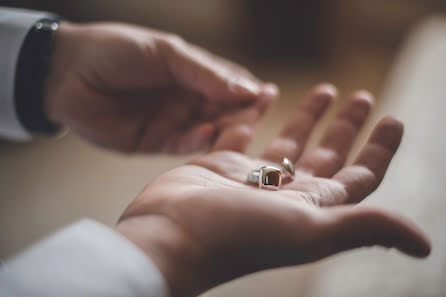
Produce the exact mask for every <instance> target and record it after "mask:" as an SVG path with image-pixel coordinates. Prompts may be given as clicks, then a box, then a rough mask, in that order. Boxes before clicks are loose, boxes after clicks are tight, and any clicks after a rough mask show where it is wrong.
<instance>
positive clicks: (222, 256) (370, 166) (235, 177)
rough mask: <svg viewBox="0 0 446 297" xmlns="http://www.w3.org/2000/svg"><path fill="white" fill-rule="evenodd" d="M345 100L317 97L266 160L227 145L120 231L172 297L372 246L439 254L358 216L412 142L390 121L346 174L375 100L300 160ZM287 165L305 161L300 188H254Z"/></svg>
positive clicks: (150, 191) (169, 178)
mask: <svg viewBox="0 0 446 297" xmlns="http://www.w3.org/2000/svg"><path fill="white" fill-rule="evenodd" d="M335 94H336V91H335V89H334V88H333V87H331V86H329V85H322V86H319V87H317V88H315V89H314V90H313V91H312V92H311V94H310V95H309V97H308V99H307V100H306V101H305V102H304V103H303V105H302V107H301V108H300V109H299V110H298V111H297V113H296V114H295V116H294V118H293V119H292V120H291V121H290V122H289V123H288V124H287V125H286V126H285V128H284V130H283V131H282V133H281V134H280V135H279V136H278V137H277V138H276V139H275V140H274V141H273V142H272V143H271V145H270V146H268V147H267V148H266V150H265V152H264V153H263V155H262V157H261V158H259V159H251V158H249V157H247V156H245V155H244V154H243V152H244V151H245V150H246V147H247V144H248V141H245V142H243V143H242V144H240V143H239V142H237V143H235V142H231V141H227V142H225V141H220V142H217V145H216V147H215V150H214V151H213V152H211V153H209V154H207V155H205V156H202V157H200V158H198V159H197V160H194V161H192V162H191V163H190V164H188V165H185V166H181V167H178V168H176V169H173V170H171V171H169V172H167V173H165V174H163V175H161V176H159V177H158V178H157V179H155V180H154V181H153V182H152V183H151V184H149V185H148V186H147V187H146V188H145V189H144V190H143V191H142V192H141V193H140V194H139V195H138V197H137V198H136V199H135V200H134V201H133V202H132V203H131V204H130V206H129V207H128V209H127V210H126V211H125V212H124V214H123V216H122V218H121V219H120V221H119V223H118V225H117V230H118V231H119V232H121V233H122V234H124V236H126V237H127V238H129V239H130V240H131V241H133V242H134V243H135V244H136V245H137V246H139V247H140V248H141V249H142V250H144V251H145V252H146V253H147V255H149V256H150V257H151V259H153V260H154V261H155V263H156V264H157V265H158V267H159V268H160V270H161V272H162V273H163V274H164V276H165V277H166V279H167V281H168V282H169V285H170V288H171V292H172V296H193V295H195V294H198V293H200V292H203V291H205V290H207V289H209V288H211V287H214V286H216V285H218V284H221V283H223V282H225V281H228V280H231V279H234V278H237V277H239V276H242V275H245V274H248V273H252V272H255V271H259V270H264V269H270V268H275V267H282V266H288V265H297V264H302V263H307V262H312V261H316V260H318V259H320V258H323V257H327V256H329V255H332V254H334V253H338V252H341V251H344V250H349V249H353V248H357V247H362V246H372V245H382V246H385V247H389V248H390V247H395V248H397V249H399V250H400V251H402V252H404V253H406V254H408V255H412V256H415V257H425V256H427V255H428V254H429V252H430V245H429V242H428V240H427V239H426V238H425V236H424V235H423V234H422V232H421V231H419V229H417V227H415V226H414V225H413V224H412V223H411V222H409V221H408V220H406V219H403V218H401V217H400V216H398V215H397V214H392V213H389V212H387V211H383V210H380V209H371V208H366V207H354V204H356V203H358V202H360V201H361V200H363V199H364V198H366V197H367V195H369V194H370V193H371V192H372V191H373V190H375V189H376V187H378V185H379V184H380V182H381V180H382V178H383V176H384V174H385V172H386V169H387V167H388V165H389V162H390V160H391V158H392V156H393V155H394V153H395V151H396V150H397V148H398V145H399V143H400V140H401V136H402V132H403V126H402V124H401V123H400V122H398V121H397V120H395V119H393V118H391V117H386V118H384V119H382V120H381V121H380V122H379V123H378V124H377V126H376V127H375V129H374V131H373V133H372V135H371V136H370V138H369V140H368V142H367V144H366V145H365V147H364V148H363V149H362V151H361V152H360V154H359V156H358V157H357V159H356V161H355V162H354V163H353V165H349V166H346V167H343V166H344V162H345V160H346V158H347V155H348V153H349V150H350V148H351V146H352V143H353V141H354V139H355V136H356V135H357V133H358V131H359V129H360V127H361V125H362V124H363V123H364V121H365V119H366V117H367V115H368V114H369V111H370V108H371V105H372V101H373V99H372V97H371V95H370V94H368V93H367V92H364V91H360V92H356V93H354V94H353V95H352V96H351V98H350V99H349V100H348V101H347V103H346V104H345V105H344V106H343V108H342V109H341V111H340V112H339V114H338V115H337V117H336V119H335V120H334V121H333V123H332V124H331V125H330V127H329V128H328V131H327V132H326V134H325V136H324V137H323V139H322V141H321V143H320V146H319V147H317V148H316V149H315V150H313V151H311V152H309V153H308V154H304V156H302V157H300V156H301V153H302V151H303V149H304V146H305V143H306V141H307V139H308V137H309V136H310V134H311V131H312V129H313V127H314V126H315V124H316V123H317V120H318V119H319V118H320V117H321V115H322V114H323V113H324V111H325V110H326V108H327V107H328V105H329V104H330V102H331V101H332V100H333V99H334V97H335ZM283 157H287V158H289V159H290V160H292V161H293V162H297V161H299V162H298V166H297V169H296V177H295V179H294V181H292V182H289V183H288V184H285V185H282V187H281V188H280V190H279V191H269V190H264V189H259V188H258V187H256V186H255V185H250V184H248V183H247V181H246V177H247V174H248V172H249V171H251V170H252V169H257V168H259V167H261V166H263V165H266V164H275V166H280V161H281V160H282V158H283ZM389 199H391V197H389Z"/></svg>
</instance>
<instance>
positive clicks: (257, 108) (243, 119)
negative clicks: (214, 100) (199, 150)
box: [212, 98, 272, 153]
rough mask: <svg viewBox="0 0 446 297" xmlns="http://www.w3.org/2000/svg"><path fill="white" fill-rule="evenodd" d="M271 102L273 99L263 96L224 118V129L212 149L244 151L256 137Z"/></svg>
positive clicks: (222, 122) (222, 120)
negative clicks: (258, 124)
mask: <svg viewBox="0 0 446 297" xmlns="http://www.w3.org/2000/svg"><path fill="white" fill-rule="evenodd" d="M271 104H272V101H271V100H269V99H265V98H261V99H260V101H259V102H257V103H256V104H255V105H252V106H250V107H248V108H245V109H243V110H242V111H240V112H238V113H236V114H234V115H231V116H228V117H225V118H222V119H221V125H222V126H223V127H222V128H221V130H222V131H221V133H220V134H219V135H218V137H217V140H216V142H215V145H214V147H213V148H212V151H222V150H230V151H236V152H240V153H244V152H245V151H246V150H247V148H248V146H249V144H250V143H251V141H252V138H253V137H254V134H255V129H256V126H257V123H258V121H259V119H260V118H261V117H262V116H263V114H264V113H265V112H266V110H268V108H269V107H270V106H271Z"/></svg>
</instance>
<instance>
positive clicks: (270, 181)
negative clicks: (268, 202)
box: [248, 166, 282, 191]
mask: <svg viewBox="0 0 446 297" xmlns="http://www.w3.org/2000/svg"><path fill="white" fill-rule="evenodd" d="M248 182H250V183H253V184H258V185H259V188H260V189H268V190H274V191H277V190H279V188H280V185H281V184H282V172H281V171H280V169H279V168H276V167H274V166H263V167H261V168H260V169H259V170H253V171H251V172H250V173H249V174H248Z"/></svg>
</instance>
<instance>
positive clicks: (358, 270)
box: [0, 0, 446, 297]
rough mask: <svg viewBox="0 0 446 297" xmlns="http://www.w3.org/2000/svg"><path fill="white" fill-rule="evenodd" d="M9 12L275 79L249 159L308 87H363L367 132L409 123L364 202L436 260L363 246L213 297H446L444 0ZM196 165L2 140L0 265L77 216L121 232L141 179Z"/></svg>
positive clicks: (282, 0) (82, 4)
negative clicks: (150, 41) (221, 60)
mask: <svg viewBox="0 0 446 297" xmlns="http://www.w3.org/2000/svg"><path fill="white" fill-rule="evenodd" d="M0 5H2V6H12V7H24V8H30V9H37V10H46V11H53V12H56V13H58V14H60V15H61V16H63V17H65V18H66V19H68V20H71V21H76V22H89V21H120V22H129V23H134V24H140V25H143V26H149V27H153V28H157V29H160V30H165V31H170V32H174V33H177V34H179V35H181V36H183V37H184V38H185V39H187V40H188V41H190V42H192V43H195V44H198V45H200V46H202V47H205V48H208V49H210V50H211V51H213V52H214V53H216V54H219V55H222V56H224V57H227V58H229V59H232V60H235V61H236V62H238V63H241V64H243V65H245V66H247V67H248V68H249V69H250V70H252V71H253V72H254V73H255V74H256V75H258V76H259V77H260V78H262V79H264V80H267V81H273V82H276V83H277V84H278V85H279V86H280V88H281V93H282V96H281V99H280V101H279V102H278V103H277V104H276V106H274V107H273V109H272V111H271V112H269V114H268V115H267V116H266V118H265V119H264V121H263V123H262V133H261V134H260V135H259V136H258V137H257V139H256V140H255V142H254V145H253V146H252V149H251V150H250V153H251V154H256V153H258V152H259V151H260V150H261V148H262V147H263V146H264V145H265V144H266V143H267V142H268V141H269V140H271V139H272V138H273V136H274V135H275V133H277V131H279V129H280V127H281V125H282V124H283V123H284V122H285V121H286V119H287V118H288V117H290V116H291V115H292V113H293V111H294V110H295V108H296V107H297V106H298V105H299V103H300V100H301V99H302V98H303V96H304V95H305V93H306V91H307V90H308V89H309V88H310V87H311V86H312V85H314V84H316V83H318V82H321V81H328V82H332V83H334V84H336V85H337V86H338V87H339V90H340V94H341V100H339V103H340V102H342V101H343V99H344V98H345V96H347V95H348V93H350V92H351V91H353V90H354V89H358V88H361V89H362V88H365V89H368V90H370V91H372V92H374V93H375V94H376V95H377V104H376V105H377V106H376V111H375V113H374V114H373V116H372V117H371V119H370V121H369V123H368V125H366V128H365V132H364V133H363V135H366V133H367V132H369V131H370V129H371V127H372V125H373V124H374V123H375V122H376V121H377V119H378V117H380V116H382V115H383V114H388V113H391V114H394V115H396V116H398V117H400V118H402V119H403V121H404V123H405V124H406V136H405V138H404V141H403V144H402V147H401V150H400V152H399V153H398V155H397V158H396V160H395V162H393V164H392V166H391V168H390V172H389V175H388V176H387V177H386V179H385V181H384V184H383V185H382V187H381V188H380V189H379V190H378V191H377V192H376V193H375V194H373V195H372V196H374V197H373V198H371V199H370V200H371V202H366V203H368V204H373V205H378V206H383V207H386V208H389V209H395V210H398V211H400V212H402V214H404V215H406V216H409V217H410V218H412V219H413V220H415V221H416V222H417V223H418V224H420V225H421V226H422V227H423V228H424V229H425V230H427V233H428V234H429V235H430V236H431V238H432V241H433V244H434V250H433V254H432V255H431V257H430V258H429V259H428V260H426V261H417V260H413V259H408V258H406V257H405V256H402V255H400V254H398V253H396V252H391V253H389V252H386V251H383V250H381V249H372V250H363V251H354V252H351V253H347V254H344V255H338V256H335V257H331V258H330V259H327V260H324V261H320V262H318V263H316V264H313V265H306V266H304V267H298V268H288V269H282V270H277V271H271V272H264V273H260V274H256V275H253V276H248V277H246V278H243V279H241V280H237V281H235V282H231V283H229V284H226V285H224V286H222V287H220V288H217V289H215V290H213V291H211V292H208V293H206V294H205V295H206V296H213V297H216V296H284V297H285V296H287V297H288V296H290V297H291V296H309V297H310V296H358V295H361V296H377V295H379V296H401V297H402V296H405V297H411V296H446V284H445V283H444V280H445V279H446V255H445V251H446V232H445V231H444V229H445V227H446V219H445V215H444V211H445V210H446V202H445V201H446V197H445V195H444V190H443V187H442V186H443V181H444V180H445V178H446V174H445V173H444V169H446V159H445V157H444V156H443V154H444V152H445V151H446V139H445V135H444V134H445V133H444V127H446V119H444V118H443V111H444V110H446V104H445V103H444V102H446V95H445V94H446V1H441V0H394V1H379V0H356V1H348V0H274V1H273V0H262V1H258V0H257V1H255V0H207V1H200V0H189V1H180V0H163V1H155V0H126V1H120V0H95V1H88V0H77V1H58V0H45V1H38V0H32V1H23V0H18V1H5V0H0ZM339 103H337V104H336V106H335V107H334V109H333V110H335V109H336V108H337V106H339ZM332 116H333V112H331V113H330V114H328V115H327V117H326V119H325V121H324V122H323V124H322V126H321V127H320V129H319V130H321V129H322V128H323V126H324V125H326V124H327V123H328V122H329V119H330V118H331V117H332ZM317 137H318V136H317V135H316V138H315V139H313V141H312V143H313V144H314V143H315V141H317ZM363 138H364V137H362V139H360V140H359V141H358V144H357V148H358V147H360V145H361V143H363V141H364V139H363ZM356 150H357V149H356ZM190 158H191V156H185V157H175V158H171V157H167V156H125V155H120V154H115V153H111V152H108V151H102V150H101V149H98V148H96V147H93V146H91V145H88V144H86V143H85V142H83V141H81V140H79V139H78V138H77V137H76V136H74V135H68V136H66V137H64V138H62V139H59V140H53V139H51V140H45V139H41V140H37V141H35V142H33V143H28V144H14V143H8V142H2V143H0V162H1V166H2V170H1V172H0V191H1V192H0V193H1V198H0V258H6V257H9V256H11V255H13V254H14V253H17V252H18V251H20V250H21V249H23V248H24V247H26V246H28V245H29V244H31V243H33V242H35V241H36V240H38V239H40V238H42V237H43V236H45V235H47V234H49V233H50V232H52V231H54V230H56V229H57V228H59V227H61V226H64V225H66V224H69V223H71V222H73V221H75V220H77V219H79V218H81V217H91V218H95V219H97V220H99V221H101V222H103V223H105V224H107V225H110V226H113V224H114V223H115V222H116V220H117V219H118V217H119V216H120V214H121V213H122V211H123V210H124V208H125V207H126V206H127V204H128V203H129V202H130V201H131V200H132V199H133V197H135V195H136V194H137V193H138V192H139V190H140V189H142V187H143V186H144V185H145V184H147V183H148V182H150V180H151V179H153V178H154V177H155V176H157V175H159V174H160V173H161V172H164V171H166V170H168V169H169V168H172V167H175V166H177V165H179V164H182V163H184V162H185V161H187V160H189V159H190Z"/></svg>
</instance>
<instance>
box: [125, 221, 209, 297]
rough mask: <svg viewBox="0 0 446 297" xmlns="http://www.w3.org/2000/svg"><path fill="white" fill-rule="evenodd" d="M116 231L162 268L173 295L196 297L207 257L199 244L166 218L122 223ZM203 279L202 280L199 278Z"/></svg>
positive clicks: (201, 284) (201, 282)
mask: <svg viewBox="0 0 446 297" xmlns="http://www.w3.org/2000/svg"><path fill="white" fill-rule="evenodd" d="M116 231H117V232H119V233H121V234H122V235H123V236H124V237H126V238H127V239H128V240H130V241H131V242H132V243H133V244H135V245H136V246H137V247H139V248H140V249H141V250H142V251H143V252H144V253H145V254H146V255H147V256H148V257H149V258H150V259H151V260H152V261H153V262H154V263H155V265H156V266H157V267H158V269H159V270H160V272H161V274H162V275H163V277H164V278H165V280H166V283H167V284H168V286H169V290H170V293H171V296H172V297H174V296H196V295H198V294H199V293H201V292H202V291H203V290H205V289H207V288H206V286H205V285H203V283H204V280H203V278H202V276H203V273H202V271H201V270H202V269H203V268H204V266H203V265H200V264H199V263H200V262H201V261H200V259H202V258H203V257H204V253H203V251H202V248H201V247H200V245H199V244H198V243H197V241H196V240H195V239H193V238H191V237H190V236H188V235H187V234H185V232H184V231H183V230H181V229H180V228H178V226H177V224H176V223H174V222H173V221H171V220H170V219H169V218H167V217H165V216H163V215H145V216H136V217H130V218H126V219H124V220H121V221H120V222H119V223H118V224H117V226H116ZM198 276H200V277H198Z"/></svg>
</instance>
